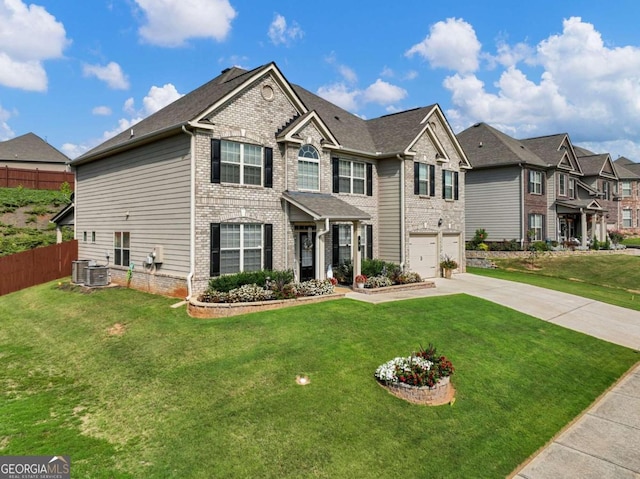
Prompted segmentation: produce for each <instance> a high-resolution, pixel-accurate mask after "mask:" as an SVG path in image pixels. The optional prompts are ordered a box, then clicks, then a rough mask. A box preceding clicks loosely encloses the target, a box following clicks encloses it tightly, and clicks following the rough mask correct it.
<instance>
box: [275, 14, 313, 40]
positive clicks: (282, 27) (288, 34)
mask: <svg viewBox="0 0 640 479" xmlns="http://www.w3.org/2000/svg"><path fill="white" fill-rule="evenodd" d="M268 35H269V39H270V40H271V43H273V44H274V45H289V44H291V42H293V41H294V40H297V39H299V38H302V37H303V36H304V32H303V31H302V28H300V25H298V24H297V22H295V21H294V22H292V24H291V25H290V26H287V19H286V18H284V16H282V15H280V14H279V13H276V14H275V17H274V19H273V21H272V22H271V25H269V32H268Z"/></svg>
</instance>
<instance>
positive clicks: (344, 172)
mask: <svg viewBox="0 0 640 479" xmlns="http://www.w3.org/2000/svg"><path fill="white" fill-rule="evenodd" d="M332 168H333V192H334V193H353V194H357V195H364V194H366V195H367V196H372V195H373V165H372V164H371V163H363V162H361V161H354V160H344V159H342V158H333V160H332Z"/></svg>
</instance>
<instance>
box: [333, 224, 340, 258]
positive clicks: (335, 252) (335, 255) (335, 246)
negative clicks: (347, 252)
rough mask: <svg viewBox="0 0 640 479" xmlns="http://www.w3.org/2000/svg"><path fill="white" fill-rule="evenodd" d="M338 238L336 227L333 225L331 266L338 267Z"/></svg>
mask: <svg viewBox="0 0 640 479" xmlns="http://www.w3.org/2000/svg"><path fill="white" fill-rule="evenodd" d="M339 237H340V233H339V228H338V225H333V226H332V227H331V241H332V244H331V251H332V253H333V260H332V261H331V263H332V264H333V266H338V262H339V261H340V243H339V242H338V238H339Z"/></svg>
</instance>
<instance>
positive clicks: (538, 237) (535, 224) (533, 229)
mask: <svg viewBox="0 0 640 479" xmlns="http://www.w3.org/2000/svg"><path fill="white" fill-rule="evenodd" d="M529 231H530V239H531V241H542V240H543V239H544V215H541V214H537V213H533V214H530V215H529Z"/></svg>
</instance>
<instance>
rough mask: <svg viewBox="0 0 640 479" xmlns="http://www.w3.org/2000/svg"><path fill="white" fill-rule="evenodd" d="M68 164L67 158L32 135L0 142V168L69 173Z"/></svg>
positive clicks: (28, 134)
mask: <svg viewBox="0 0 640 479" xmlns="http://www.w3.org/2000/svg"><path fill="white" fill-rule="evenodd" d="M68 163H69V158H68V157H67V156H65V155H64V154H63V153H61V152H60V151H58V150H57V149H56V148H54V147H53V146H51V145H50V144H49V143H47V142H46V141H44V140H43V139H42V138H40V137H39V136H37V135H35V134H33V133H27V134H25V135H22V136H17V137H15V138H12V139H11V140H6V141H2V142H0V167H7V166H8V167H9V168H25V169H30V170H35V169H36V168H37V169H40V170H47V171H69V167H68Z"/></svg>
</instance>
